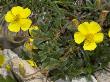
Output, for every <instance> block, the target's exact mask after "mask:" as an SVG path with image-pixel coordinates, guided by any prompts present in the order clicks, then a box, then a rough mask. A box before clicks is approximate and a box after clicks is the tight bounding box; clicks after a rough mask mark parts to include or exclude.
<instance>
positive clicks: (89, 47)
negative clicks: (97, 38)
mask: <svg viewBox="0 0 110 82" xmlns="http://www.w3.org/2000/svg"><path fill="white" fill-rule="evenodd" d="M96 47H97V45H96V43H95V42H88V41H85V42H84V46H83V48H84V50H90V51H92V50H95V48H96Z"/></svg>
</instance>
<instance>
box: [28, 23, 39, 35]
mask: <svg viewBox="0 0 110 82" xmlns="http://www.w3.org/2000/svg"><path fill="white" fill-rule="evenodd" d="M33 30H39V27H38V26H34V25H33V26H31V27H30V28H29V33H30V35H31V36H32V31H33Z"/></svg>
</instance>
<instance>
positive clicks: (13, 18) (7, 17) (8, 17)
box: [5, 11, 15, 22]
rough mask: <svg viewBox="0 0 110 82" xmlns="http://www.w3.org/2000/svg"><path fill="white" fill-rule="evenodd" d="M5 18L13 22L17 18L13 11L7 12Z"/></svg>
mask: <svg viewBox="0 0 110 82" xmlns="http://www.w3.org/2000/svg"><path fill="white" fill-rule="evenodd" d="M5 20H6V21H7V22H12V21H14V20H15V17H14V15H13V14H12V13H11V11H8V12H7V14H6V15H5Z"/></svg>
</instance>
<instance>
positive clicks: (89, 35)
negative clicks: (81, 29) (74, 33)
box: [86, 34, 94, 43]
mask: <svg viewBox="0 0 110 82" xmlns="http://www.w3.org/2000/svg"><path fill="white" fill-rule="evenodd" d="M93 37H94V35H93V34H88V35H86V41H87V42H88V43H91V42H93V41H94V38H93Z"/></svg>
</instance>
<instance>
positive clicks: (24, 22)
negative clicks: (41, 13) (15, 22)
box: [20, 19, 32, 31]
mask: <svg viewBox="0 0 110 82" xmlns="http://www.w3.org/2000/svg"><path fill="white" fill-rule="evenodd" d="M20 22H21V25H22V26H21V29H22V30H23V31H26V30H28V29H29V27H30V26H31V24H32V21H31V20H30V19H21V20H20Z"/></svg>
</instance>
